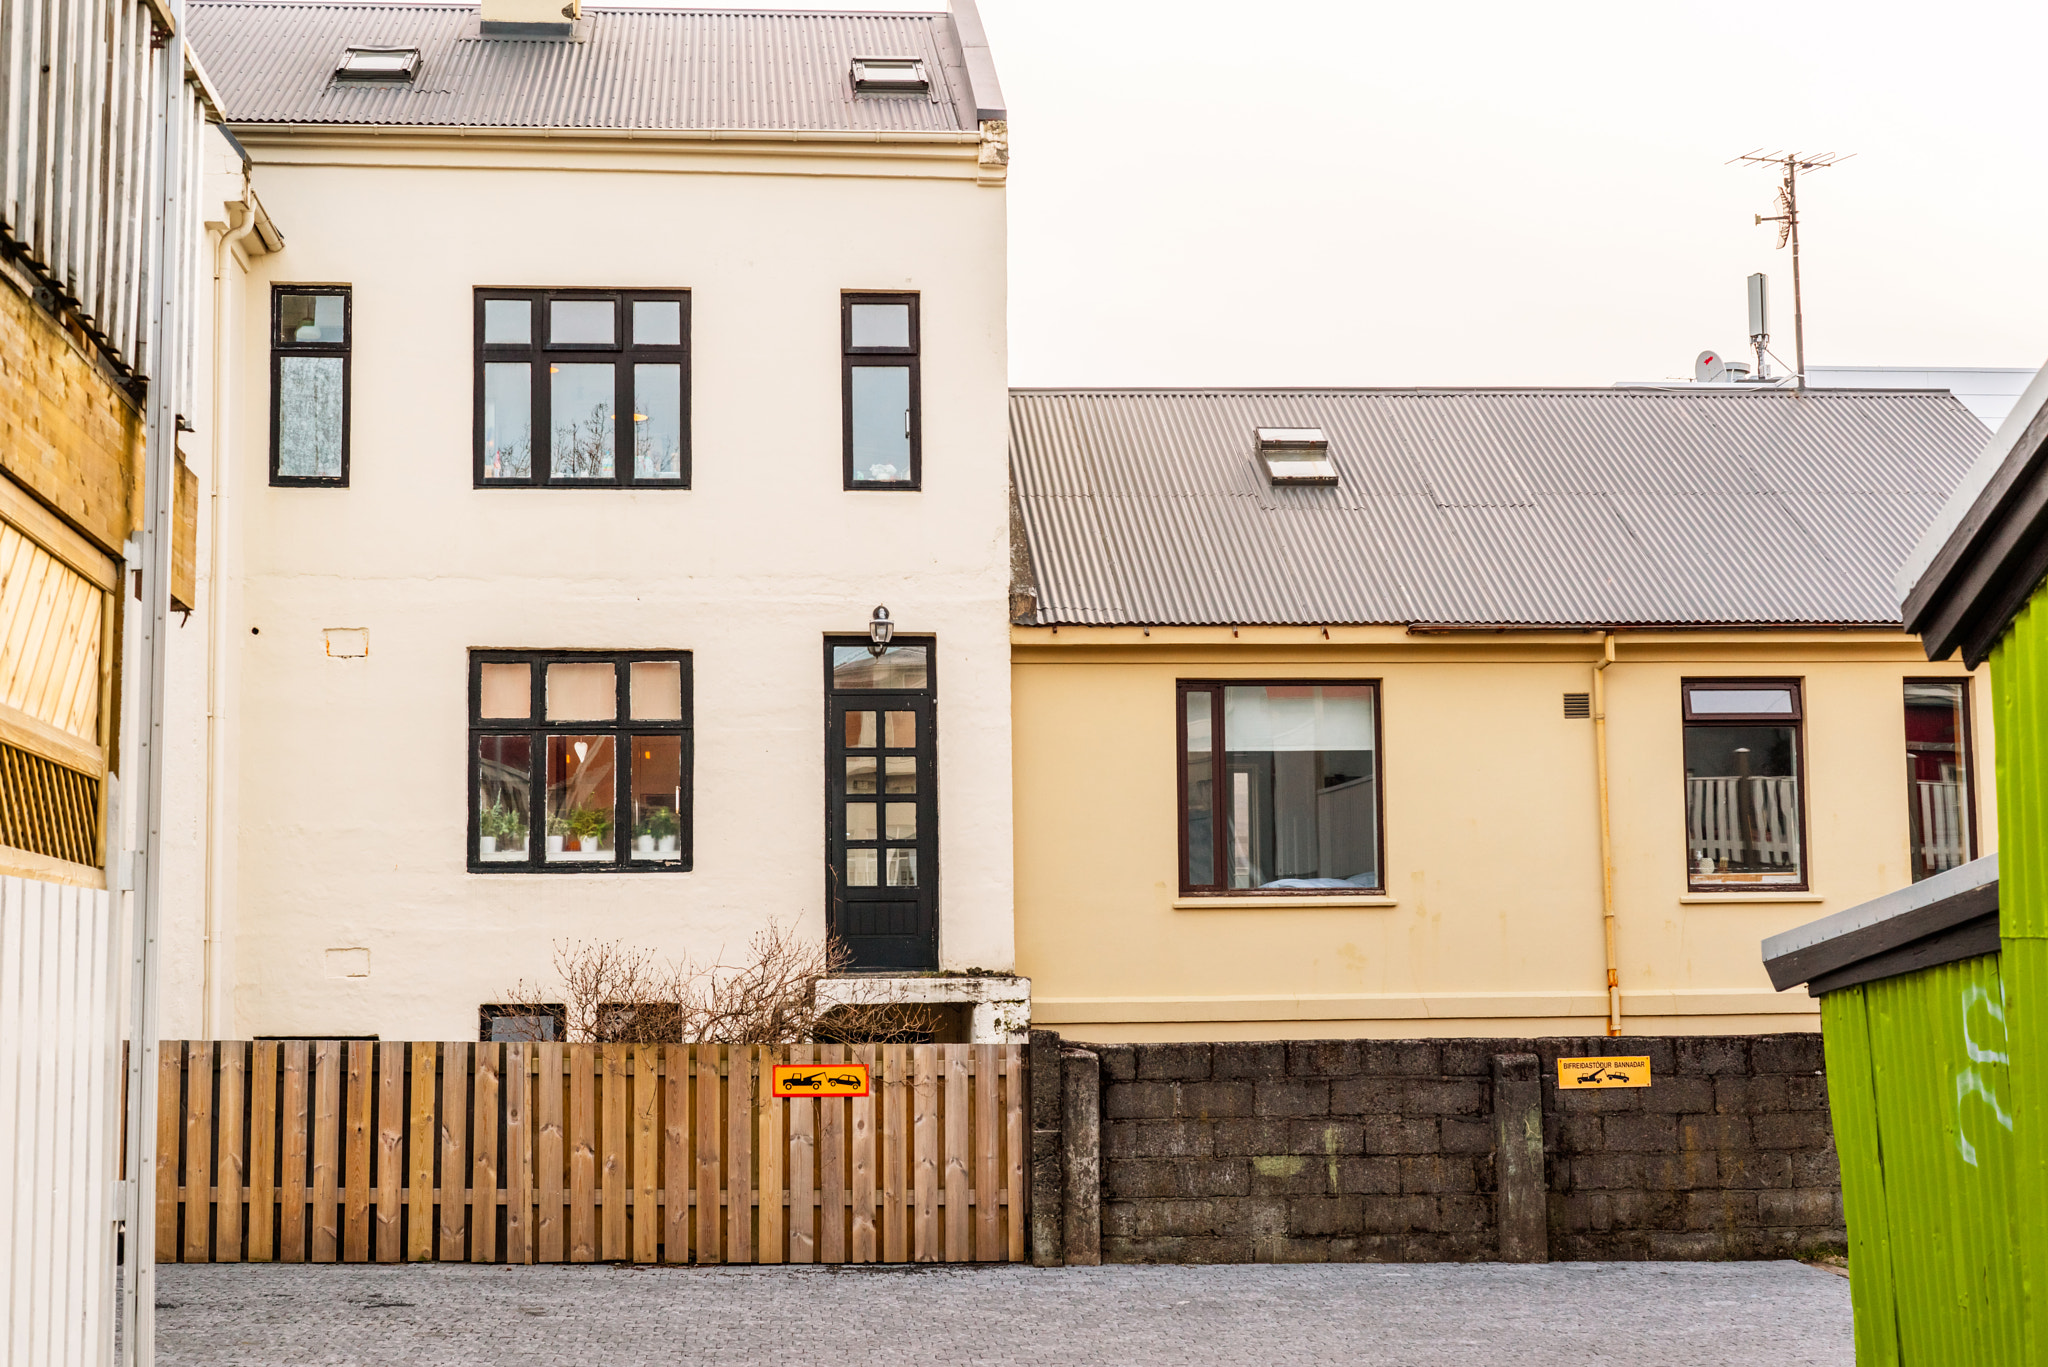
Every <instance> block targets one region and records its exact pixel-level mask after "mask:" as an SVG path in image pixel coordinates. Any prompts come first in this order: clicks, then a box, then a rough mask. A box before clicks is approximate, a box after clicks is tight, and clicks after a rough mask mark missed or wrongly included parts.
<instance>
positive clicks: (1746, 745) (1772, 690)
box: [1682, 679, 1806, 891]
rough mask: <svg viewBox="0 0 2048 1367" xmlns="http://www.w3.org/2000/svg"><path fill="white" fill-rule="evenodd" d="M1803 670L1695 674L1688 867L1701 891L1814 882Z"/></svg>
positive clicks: (1689, 718) (1687, 705) (1688, 710)
mask: <svg viewBox="0 0 2048 1367" xmlns="http://www.w3.org/2000/svg"><path fill="white" fill-rule="evenodd" d="M1800 694H1801V689H1800V686H1799V681H1798V680H1797V679H1687V680H1684V681H1683V684H1682V707H1683V720H1684V727H1685V836H1686V873H1687V876H1688V879H1689V882H1690V886H1691V887H1692V888H1693V889H1694V890H1696V891H1740V890H1743V889H1746V888H1774V889H1788V888H1803V887H1805V886H1806V836H1805V831H1806V804H1805V800H1804V798H1803V796H1802V794H1801V792H1800V778H1801V768H1802V763H1803V761H1802V756H1801V753H1800V749H1801V734H1800V728H1801V724H1802V722H1803V719H1804V712H1803V709H1802V705H1801V697H1800Z"/></svg>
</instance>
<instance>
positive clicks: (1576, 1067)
mask: <svg viewBox="0 0 2048 1367" xmlns="http://www.w3.org/2000/svg"><path fill="white" fill-rule="evenodd" d="M1649 1085H1650V1060H1649V1059H1648V1058H1561V1059H1559V1060H1558V1061H1557V1086H1558V1090H1559V1091H1564V1092H1577V1091H1584V1090H1585V1089H1586V1088H1589V1087H1647V1086H1649Z"/></svg>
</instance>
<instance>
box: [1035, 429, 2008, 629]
mask: <svg viewBox="0 0 2048 1367" xmlns="http://www.w3.org/2000/svg"><path fill="white" fill-rule="evenodd" d="M1258 427H1320V428H1322V429H1323V430H1324V431H1325V432H1326V433H1327V434H1328V435H1329V439H1330V455H1331V458H1332V459H1333V460H1334V461H1335V462H1336V465H1337V468H1338V472H1339V483H1338V484H1337V485H1336V487H1334V488H1274V487H1272V486H1271V485H1269V484H1268V483H1267V481H1266V479H1265V478H1264V476H1263V474H1262V473H1261V467H1260V465H1259V461H1258V457H1257V453H1256V445H1255V438H1254V435H1253V432H1254V429H1255V428H1258ZM1983 444H1984V429H1983V426H1982V425H1981V424H1980V423H1978V421H1977V420H1976V419H1975V418H1974V417H1973V416H1971V414H1970V411H1969V409H1967V408H1965V407H1964V406H1963V405H1962V404H1961V403H1959V402H1957V401H1956V399H1955V398H1954V397H1952V396H1951V395H1949V394H1947V393H1946V392H1926V393H1914V392H1907V391H1896V390H1895V391H1868V392H1865V391H1849V390H1833V391H1829V392H1825V393H1813V392H1809V393H1808V394H1806V395H1805V396H1803V397H1802V396H1799V395H1796V394H1793V393H1791V392H1789V391H1777V392H1765V393H1758V392H1739V391H1738V392H1730V393H1726V394H1720V393H1711V392H1705V391H1702V390H1699V389H1689V390H1669V391H1666V390H1648V389H1469V390H1440V389H1432V390H1384V389H1382V390H1341V391H1339V390H1300V389H1259V390H1029V389H1027V390H1015V391H1013V392H1012V393H1011V395H1010V462H1011V472H1012V477H1013V478H1014V480H1015V481H1016V488H1017V495H1018V501H1019V504H1020V506H1021V509H1022V513H1023V525H1024V529H1025V535H1026V538H1027V542H1028V545H1029V549H1030V552H1031V563H1032V573H1033V577H1034V580H1035V587H1036V592H1037V614H1036V617H1035V619H1034V620H1035V621H1037V622H1038V623H1040V624H1060V623H1093V624H1110V623H1134V624H1135V623H1144V624H1148V625H1167V624H1186V625H1226V624H1227V625H1240V624H1242V625H1253V624H1262V623H1272V624H1279V623H1301V624H1309V625H1317V624H1333V623H1360V624H1363V623H1398V624H1411V623H1444V624H1469V625H1491V624H1502V625H1531V626H1534V625H1545V626H1553V625H1554V626H1566V625H1588V626H1593V625H1653V624H1674V625H1676V624H1684V625H1693V624H1713V623H1728V624H1738V623H1745V624H1766V623H1771V624H1779V623H1782V624H1798V623H1834V624H1841V623H1856V624H1885V625H1896V624H1897V623H1898V621H1899V603H1898V598H1897V596H1896V595H1895V593H1894V592H1893V589H1892V584H1891V580H1892V574H1893V572H1894V570H1895V569H1896V568H1897V567H1898V565H1899V564H1900V562H1901V561H1903V560H1904V559H1905V557H1906V554H1907V552H1908V551H1909V550H1910V549H1911V547H1912V544H1913V540H1914V538H1915V537H1916V536H1917V535H1918V534H1919V530H1920V528H1921V527H1922V526H1924V525H1925V524H1926V522H1927V519H1928V517H1929V516H1930V515H1932V513H1933V512H1934V510H1935V509H1936V508H1938V507H1940V506H1941V503H1942V500H1943V499H1945V498H1946V497H1947V496H1948V492H1949V490H1950V488H1951V487H1953V486H1954V484H1955V483H1956V481H1957V480H1958V479H1960V478H1961V477H1962V474H1963V472H1964V471H1965V470H1966V469H1967V468H1968V466H1969V464H1970V462H1971V459H1972V458H1973V457H1974V456H1975V455H1976V454H1977V451H1978V449H1979V448H1981V447H1982V446H1983Z"/></svg>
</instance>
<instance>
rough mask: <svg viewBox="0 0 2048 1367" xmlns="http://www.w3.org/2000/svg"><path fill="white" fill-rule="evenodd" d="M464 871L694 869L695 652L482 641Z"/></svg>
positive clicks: (476, 667)
mask: <svg viewBox="0 0 2048 1367" xmlns="http://www.w3.org/2000/svg"><path fill="white" fill-rule="evenodd" d="M469 671H470V673H469V698H470V704H469V710H470V743H469V763H470V830H469V867H470V869H471V870H472V871H474V872H478V873H518V872H548V873H578V872H581V873H595V872H606V871H612V872H616V871H621V870H627V871H636V872H645V871H659V870H663V869H669V870H674V869H687V868H689V867H690V767H691V725H690V656H689V655H688V654H687V653H685V652H680V651H671V652H654V651H627V652H607V651H514V650H474V651H471V652H470V665H469Z"/></svg>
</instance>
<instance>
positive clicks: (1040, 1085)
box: [1027, 1030, 1060, 1130]
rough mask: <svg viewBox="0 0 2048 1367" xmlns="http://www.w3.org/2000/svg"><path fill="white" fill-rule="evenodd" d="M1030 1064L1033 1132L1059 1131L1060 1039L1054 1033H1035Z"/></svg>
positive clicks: (1040, 1031) (1044, 1031)
mask: <svg viewBox="0 0 2048 1367" xmlns="http://www.w3.org/2000/svg"><path fill="white" fill-rule="evenodd" d="M1027 1061H1028V1062H1029V1064H1030V1078H1031V1128H1033V1129H1034V1130H1057V1129H1058V1128H1059V1127H1060V1037H1059V1035H1058V1034H1057V1033H1055V1032H1054V1031H1051V1030H1033V1031H1032V1032H1031V1044H1030V1047H1029V1051H1028V1058H1027Z"/></svg>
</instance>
